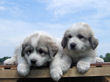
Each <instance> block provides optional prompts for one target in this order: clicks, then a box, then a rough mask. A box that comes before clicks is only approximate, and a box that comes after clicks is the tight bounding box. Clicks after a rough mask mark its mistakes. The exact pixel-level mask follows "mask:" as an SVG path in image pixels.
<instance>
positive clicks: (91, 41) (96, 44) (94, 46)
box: [89, 36, 98, 50]
mask: <svg viewBox="0 0 110 82" xmlns="http://www.w3.org/2000/svg"><path fill="white" fill-rule="evenodd" d="M89 42H90V45H91V47H92V49H93V50H95V49H96V47H97V46H98V40H97V39H96V38H95V37H93V36H92V37H90V38H89Z"/></svg>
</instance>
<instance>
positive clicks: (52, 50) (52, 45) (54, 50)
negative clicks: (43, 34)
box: [48, 42, 58, 59]
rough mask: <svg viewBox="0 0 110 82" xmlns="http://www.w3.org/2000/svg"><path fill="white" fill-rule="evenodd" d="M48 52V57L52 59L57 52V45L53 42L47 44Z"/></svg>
mask: <svg viewBox="0 0 110 82" xmlns="http://www.w3.org/2000/svg"><path fill="white" fill-rule="evenodd" d="M48 50H49V55H50V57H51V58H52V59H53V58H54V57H55V55H56V53H57V52H58V46H57V44H56V43H54V42H49V45H48Z"/></svg>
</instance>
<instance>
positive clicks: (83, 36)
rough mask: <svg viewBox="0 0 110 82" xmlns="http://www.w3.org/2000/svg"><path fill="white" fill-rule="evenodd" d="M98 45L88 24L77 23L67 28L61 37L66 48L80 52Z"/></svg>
mask: <svg viewBox="0 0 110 82" xmlns="http://www.w3.org/2000/svg"><path fill="white" fill-rule="evenodd" d="M97 45H98V40H97V39H96V38H95V37H94V34H93V32H92V30H91V28H90V26H89V25H88V24H85V23H77V24H73V25H72V27H71V28H69V29H68V30H67V31H66V32H65V34H64V37H63V40H62V46H63V48H67V49H68V50H72V51H75V52H81V51H85V50H88V49H93V50H94V49H95V48H96V47H97Z"/></svg>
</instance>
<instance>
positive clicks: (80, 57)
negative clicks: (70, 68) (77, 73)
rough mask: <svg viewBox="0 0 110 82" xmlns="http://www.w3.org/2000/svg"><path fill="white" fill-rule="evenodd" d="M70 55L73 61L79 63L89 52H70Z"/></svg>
mask: <svg viewBox="0 0 110 82" xmlns="http://www.w3.org/2000/svg"><path fill="white" fill-rule="evenodd" d="M69 56H70V57H71V59H72V61H73V62H74V63H77V62H78V61H79V60H80V59H82V58H84V57H86V56H87V54H84V53H81V54H77V53H75V54H74V53H73V54H69Z"/></svg>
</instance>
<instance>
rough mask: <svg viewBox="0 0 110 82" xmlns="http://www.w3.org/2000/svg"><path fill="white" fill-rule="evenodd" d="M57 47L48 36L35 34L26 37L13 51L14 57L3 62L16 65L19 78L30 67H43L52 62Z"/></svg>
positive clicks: (26, 72) (27, 71) (27, 72)
mask: <svg viewBox="0 0 110 82" xmlns="http://www.w3.org/2000/svg"><path fill="white" fill-rule="evenodd" d="M57 51H58V46H57V44H56V42H55V40H54V39H53V37H51V36H50V35H48V34H46V33H42V32H37V33H34V34H31V35H30V36H28V37H26V38H25V39H24V41H23V43H22V44H21V45H20V46H19V47H17V48H16V49H15V53H14V56H13V57H12V58H10V59H7V60H5V61H4V64H18V65H17V71H18V73H19V74H20V75H21V76H26V75H28V74H29V72H30V66H38V67H40V66H45V65H47V63H48V62H51V61H52V60H53V57H54V56H55V54H56V53H57Z"/></svg>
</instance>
